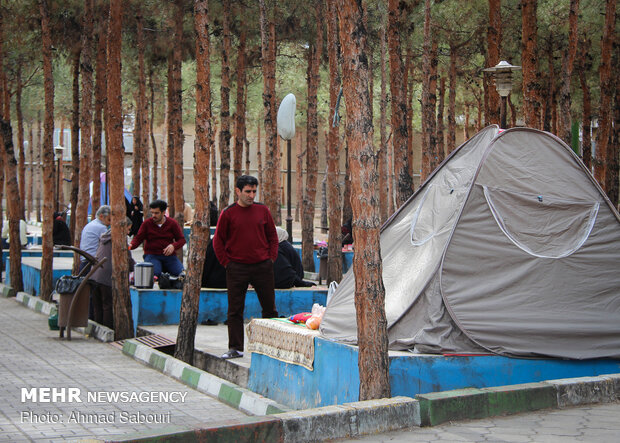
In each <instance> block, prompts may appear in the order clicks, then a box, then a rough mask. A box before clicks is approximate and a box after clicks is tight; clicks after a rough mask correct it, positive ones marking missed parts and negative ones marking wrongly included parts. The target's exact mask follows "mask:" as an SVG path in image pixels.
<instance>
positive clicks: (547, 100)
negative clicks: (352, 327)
mask: <svg viewBox="0 0 620 443" xmlns="http://www.w3.org/2000/svg"><path fill="white" fill-rule="evenodd" d="M553 49H554V48H553V36H552V35H550V36H549V41H548V42H547V75H546V77H547V87H546V89H547V91H549V93H547V94H544V96H545V97H544V100H543V111H542V114H543V127H542V129H543V131H548V132H551V131H552V123H553V122H552V116H551V114H552V109H553V103H552V102H553V100H555V92H554V88H555V69H554V66H553ZM541 99H542V97H541Z"/></svg>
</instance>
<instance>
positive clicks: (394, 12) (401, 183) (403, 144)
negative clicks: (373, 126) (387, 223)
mask: <svg viewBox="0 0 620 443" xmlns="http://www.w3.org/2000/svg"><path fill="white" fill-rule="evenodd" d="M406 6H407V5H406V4H405V3H404V2H400V1H399V0H389V1H388V47H389V49H388V53H389V55H390V93H391V96H392V134H393V136H392V143H393V145H394V174H396V180H397V182H398V189H397V191H396V205H397V206H399V207H400V206H401V205H402V204H403V203H405V202H406V201H407V199H408V198H409V197H410V196H411V194H412V193H413V180H412V178H411V175H409V170H410V162H411V158H410V157H409V152H408V150H407V137H408V134H407V88H406V85H405V84H404V82H403V80H404V76H405V72H404V66H403V61H402V57H401V42H400V30H401V29H402V28H403V15H404V14H405V8H406Z"/></svg>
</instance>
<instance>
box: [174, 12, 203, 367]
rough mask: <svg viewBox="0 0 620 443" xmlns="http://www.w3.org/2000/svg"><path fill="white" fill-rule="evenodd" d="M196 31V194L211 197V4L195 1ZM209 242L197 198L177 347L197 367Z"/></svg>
mask: <svg viewBox="0 0 620 443" xmlns="http://www.w3.org/2000/svg"><path fill="white" fill-rule="evenodd" d="M194 27H195V30H196V142H195V143H194V192H195V193H196V195H209V171H208V169H207V168H205V167H203V165H206V164H208V163H209V158H210V156H211V152H210V151H211V149H212V145H213V141H212V140H213V139H212V128H211V84H210V82H211V72H210V65H209V63H210V61H209V18H208V0H195V1H194ZM208 241H209V202H208V201H207V200H206V199H203V198H196V212H195V213H194V220H193V222H192V233H191V241H190V248H189V256H188V258H187V261H188V267H187V269H188V272H187V277H186V282H185V284H184V285H183V299H182V302H181V315H180V320H179V331H178V333H177V346H176V348H175V351H174V356H175V357H176V358H178V359H181V360H183V361H185V362H187V363H189V364H192V363H193V356H194V340H195V338H196V323H197V320H198V302H199V299H200V286H201V282H202V269H203V265H204V260H205V251H206V250H207V243H208Z"/></svg>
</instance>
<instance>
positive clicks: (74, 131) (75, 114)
mask: <svg viewBox="0 0 620 443" xmlns="http://www.w3.org/2000/svg"><path fill="white" fill-rule="evenodd" d="M81 52H82V49H81V47H78V48H77V49H75V50H74V53H73V60H72V62H73V89H72V97H73V101H72V109H71V219H70V220H69V230H70V231H71V242H72V243H73V244H74V245H76V246H80V239H79V237H78V235H76V231H78V233H79V232H80V231H81V230H82V228H81V227H77V219H78V217H77V209H78V196H79V191H80V53H81ZM74 262H75V263H74V269H76V266H77V264H78V260H77V259H76V260H74Z"/></svg>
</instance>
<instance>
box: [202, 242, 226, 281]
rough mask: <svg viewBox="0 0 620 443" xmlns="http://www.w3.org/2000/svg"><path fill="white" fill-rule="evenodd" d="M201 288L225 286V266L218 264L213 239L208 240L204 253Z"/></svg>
mask: <svg viewBox="0 0 620 443" xmlns="http://www.w3.org/2000/svg"><path fill="white" fill-rule="evenodd" d="M201 286H202V287H203V288H225V287H226V268H224V266H222V265H221V264H220V262H219V261H218V260H217V257H216V256H215V250H214V249H213V241H212V240H209V244H208V246H207V252H206V255H205V264H204V267H203V268H202V283H201Z"/></svg>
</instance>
